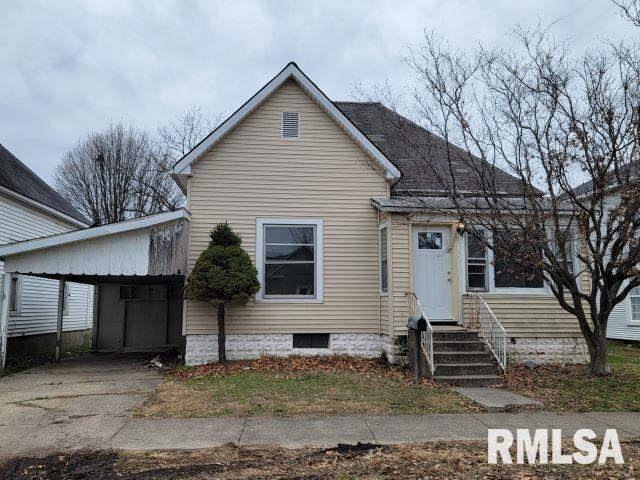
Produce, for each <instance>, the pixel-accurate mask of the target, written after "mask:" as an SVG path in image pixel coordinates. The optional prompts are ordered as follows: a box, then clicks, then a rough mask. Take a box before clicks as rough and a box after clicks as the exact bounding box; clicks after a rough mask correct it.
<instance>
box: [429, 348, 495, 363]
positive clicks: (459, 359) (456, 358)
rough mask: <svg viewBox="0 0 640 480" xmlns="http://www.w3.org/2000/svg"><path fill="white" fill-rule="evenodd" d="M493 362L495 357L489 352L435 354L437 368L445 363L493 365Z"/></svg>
mask: <svg viewBox="0 0 640 480" xmlns="http://www.w3.org/2000/svg"><path fill="white" fill-rule="evenodd" d="M493 361H494V357H493V355H491V354H490V353H489V352H460V351H458V352H436V351H434V352H433V363H434V364H435V365H436V366H438V365H440V364H443V363H445V364H451V363H458V364H460V363H492V362H493Z"/></svg>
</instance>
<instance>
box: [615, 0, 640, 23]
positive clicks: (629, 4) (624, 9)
mask: <svg viewBox="0 0 640 480" xmlns="http://www.w3.org/2000/svg"><path fill="white" fill-rule="evenodd" d="M613 3H614V4H615V5H616V6H617V7H618V9H619V10H620V14H621V15H622V17H623V18H626V19H627V20H629V21H630V22H631V23H633V24H634V25H635V26H636V27H640V0H613Z"/></svg>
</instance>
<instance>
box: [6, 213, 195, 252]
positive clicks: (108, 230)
mask: <svg viewBox="0 0 640 480" xmlns="http://www.w3.org/2000/svg"><path fill="white" fill-rule="evenodd" d="M180 218H184V219H186V220H189V218H190V213H189V212H188V211H187V210H186V209H184V208H181V209H179V210H176V211H173V212H162V213H157V214H155V215H149V216H147V217H141V218H135V219H132V220H125V221H123V222H117V223H110V224H107V225H100V226H98V227H91V228H84V229H81V230H74V231H72V232H65V233H59V234H57V235H51V236H49V237H42V238H36V239H32V240H25V241H23V242H16V243H9V244H7V245H2V246H0V259H4V258H6V257H8V256H11V255H19V254H21V253H26V252H32V251H35V250H42V249H44V248H49V247H55V246H58V245H64V244H68V243H74V242H80V241H82V240H89V239H92V238H98V237H104V236H107V235H113V234H116V233H122V232H128V231H131V230H137V229H139V228H146V227H151V226H153V225H158V224H161V223H166V222H170V221H172V220H178V219H180Z"/></svg>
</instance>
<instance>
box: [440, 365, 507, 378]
mask: <svg viewBox="0 0 640 480" xmlns="http://www.w3.org/2000/svg"><path fill="white" fill-rule="evenodd" d="M500 373H501V372H500V367H499V366H498V365H497V364H495V363H446V364H443V363H441V364H439V365H438V364H436V371H435V374H436V376H443V375H444V376H467V375H470V376H472V375H491V376H494V375H495V376H499V375H500Z"/></svg>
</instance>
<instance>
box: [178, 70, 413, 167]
mask: <svg viewBox="0 0 640 480" xmlns="http://www.w3.org/2000/svg"><path fill="white" fill-rule="evenodd" d="M289 78H293V79H295V80H296V81H297V82H298V83H299V84H300V86H301V87H302V88H303V89H304V90H305V91H306V92H307V93H308V94H309V95H310V96H311V97H312V98H313V99H314V100H315V101H316V102H318V104H319V105H320V106H321V107H322V108H323V109H324V110H325V111H326V112H327V114H329V116H331V117H332V118H333V119H334V120H335V121H336V122H337V123H338V124H339V125H340V126H341V127H342V128H344V130H345V131H346V133H347V134H348V135H349V136H350V137H351V138H352V139H353V140H354V141H355V142H356V143H358V144H359V145H360V146H361V147H362V148H363V149H364V150H365V152H367V154H368V155H369V156H370V157H371V158H372V159H373V160H375V161H376V162H377V163H378V164H379V165H380V166H381V167H382V168H384V170H385V171H386V178H387V179H397V178H400V176H401V173H400V170H398V169H397V167H396V166H395V165H394V164H393V163H392V162H391V161H390V160H389V159H388V158H387V157H386V156H385V155H384V154H383V153H382V152H381V151H380V150H379V149H378V147H376V146H375V145H374V144H373V143H372V142H371V140H369V139H368V138H367V136H366V135H364V134H363V133H362V132H361V131H360V130H359V129H358V127H356V126H355V125H354V124H353V122H351V120H349V118H348V117H347V116H346V115H345V114H344V113H342V112H341V111H340V109H338V107H336V106H335V105H334V104H333V102H332V101H331V100H330V99H329V98H328V97H327V96H326V95H325V94H324V93H323V92H322V91H321V90H320V89H319V88H318V87H317V86H316V85H315V84H314V83H313V82H312V81H311V80H310V79H309V77H307V76H306V75H305V74H304V73H303V72H302V70H300V68H298V66H297V65H296V64H295V63H293V62H290V63H289V64H287V66H286V67H285V68H284V69H282V70H281V71H280V73H278V74H277V75H276V76H275V77H274V78H273V79H271V81H269V83H267V84H266V85H265V86H264V87H262V88H261V89H260V90H259V91H258V92H257V93H256V94H255V95H254V96H253V97H251V98H250V99H249V100H248V101H247V102H246V103H245V104H244V105H242V106H241V107H240V108H239V109H238V110H236V111H235V113H233V114H232V115H231V116H230V117H229V118H227V119H226V120H225V121H224V122H223V123H222V124H221V125H220V126H219V127H218V128H216V129H215V130H214V131H213V132H211V133H210V134H209V135H208V136H207V137H206V138H205V139H204V140H202V141H201V142H200V143H199V144H198V145H196V146H195V147H194V148H193V149H192V150H191V151H190V152H189V153H187V154H186V155H185V156H184V157H182V159H181V160H179V161H178V162H177V163H176V164H175V165H174V167H173V170H172V172H173V175H185V174H187V173H186V171H185V170H186V169H187V168H188V167H189V165H191V163H193V162H194V161H196V160H197V159H198V158H200V157H201V156H202V155H204V154H205V153H206V152H207V151H208V150H209V149H210V148H211V147H213V146H214V145H215V144H216V143H218V142H219V141H220V140H221V139H222V138H223V137H224V136H225V135H227V134H228V133H229V132H230V131H231V130H233V129H234V128H235V127H236V126H237V125H238V124H239V123H240V122H241V121H242V120H244V119H245V118H246V117H247V116H248V115H249V114H250V113H251V112H253V111H254V110H255V109H256V108H257V107H258V106H260V105H261V104H262V103H263V102H264V101H265V100H266V99H267V98H269V96H271V94H272V93H273V92H275V91H276V90H277V89H278V88H280V86H281V85H282V84H284V83H285V82H286V81H287V80H289Z"/></svg>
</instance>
